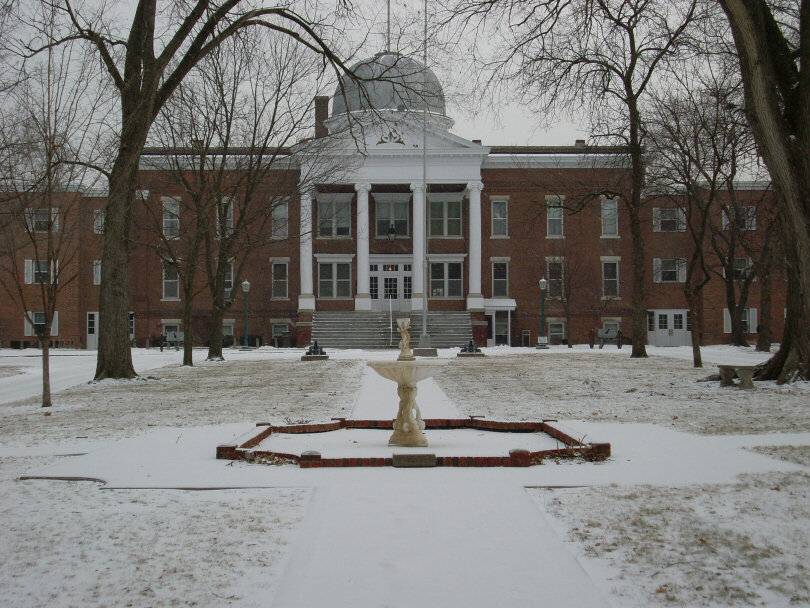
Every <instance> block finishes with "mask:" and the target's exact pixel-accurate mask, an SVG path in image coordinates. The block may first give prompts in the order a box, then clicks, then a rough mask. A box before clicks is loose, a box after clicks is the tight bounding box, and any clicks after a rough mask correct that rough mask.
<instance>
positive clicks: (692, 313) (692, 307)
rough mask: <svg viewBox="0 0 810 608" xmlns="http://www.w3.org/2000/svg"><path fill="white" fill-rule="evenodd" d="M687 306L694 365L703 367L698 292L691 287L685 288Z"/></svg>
mask: <svg viewBox="0 0 810 608" xmlns="http://www.w3.org/2000/svg"><path fill="white" fill-rule="evenodd" d="M684 295H685V296H686V306H687V307H688V308H689V310H688V312H687V314H688V315H689V318H690V320H691V323H692V367H703V355H701V353H700V327H699V326H698V322H699V317H698V310H697V308H698V307H697V299H698V294H697V293H695V292H694V291H693V290H691V289H685V290H684Z"/></svg>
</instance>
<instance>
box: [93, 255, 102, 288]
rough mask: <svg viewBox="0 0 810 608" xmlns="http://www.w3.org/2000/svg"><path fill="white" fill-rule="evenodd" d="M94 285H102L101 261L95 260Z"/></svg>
mask: <svg viewBox="0 0 810 608" xmlns="http://www.w3.org/2000/svg"><path fill="white" fill-rule="evenodd" d="M93 285H101V260H93Z"/></svg>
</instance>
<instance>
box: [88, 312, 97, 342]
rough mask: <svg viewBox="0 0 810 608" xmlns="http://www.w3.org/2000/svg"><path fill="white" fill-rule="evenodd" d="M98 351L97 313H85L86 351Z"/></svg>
mask: <svg viewBox="0 0 810 608" xmlns="http://www.w3.org/2000/svg"><path fill="white" fill-rule="evenodd" d="M97 349H98V313H97V312H88V313H87V350H97Z"/></svg>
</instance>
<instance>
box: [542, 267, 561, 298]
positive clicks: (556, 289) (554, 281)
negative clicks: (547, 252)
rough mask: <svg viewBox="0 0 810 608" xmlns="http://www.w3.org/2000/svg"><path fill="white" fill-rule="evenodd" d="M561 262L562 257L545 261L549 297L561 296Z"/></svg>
mask: <svg viewBox="0 0 810 608" xmlns="http://www.w3.org/2000/svg"><path fill="white" fill-rule="evenodd" d="M563 264H564V261H563V259H562V258H556V259H552V260H548V259H547V261H546V265H547V270H548V274H547V275H546V276H547V277H548V296H549V297H550V298H562V297H563Z"/></svg>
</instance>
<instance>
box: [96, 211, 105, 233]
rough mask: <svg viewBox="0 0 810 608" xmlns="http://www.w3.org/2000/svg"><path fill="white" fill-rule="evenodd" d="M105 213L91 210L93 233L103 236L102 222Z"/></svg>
mask: <svg viewBox="0 0 810 608" xmlns="http://www.w3.org/2000/svg"><path fill="white" fill-rule="evenodd" d="M106 218H107V212H106V211H105V210H104V209H93V233H94V234H104V221H105V219H106Z"/></svg>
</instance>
